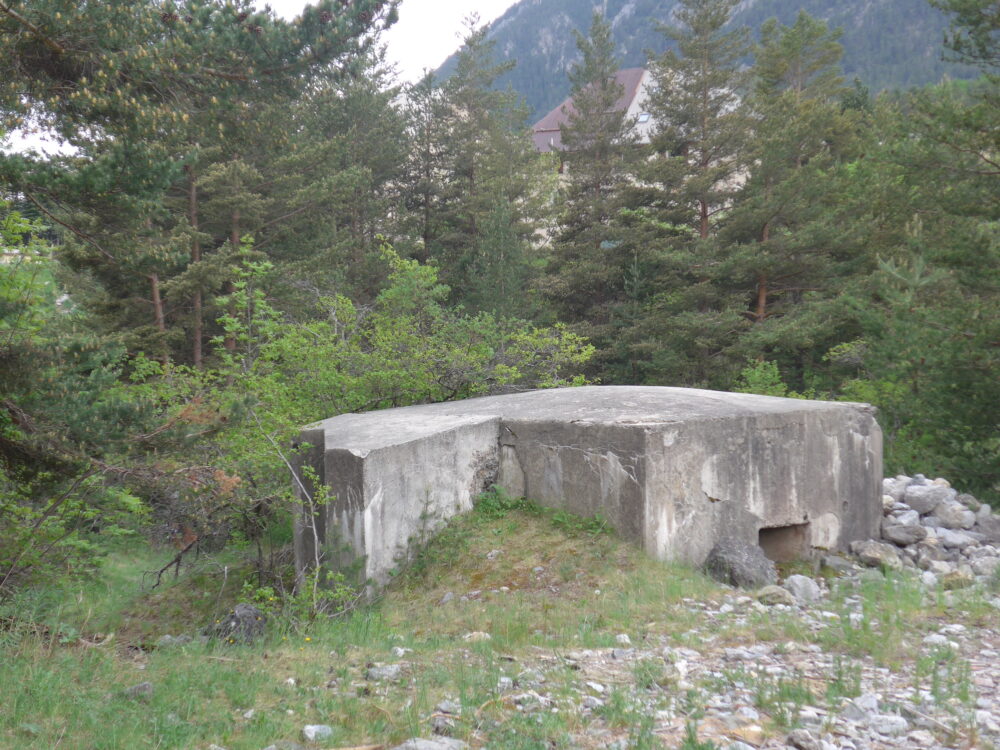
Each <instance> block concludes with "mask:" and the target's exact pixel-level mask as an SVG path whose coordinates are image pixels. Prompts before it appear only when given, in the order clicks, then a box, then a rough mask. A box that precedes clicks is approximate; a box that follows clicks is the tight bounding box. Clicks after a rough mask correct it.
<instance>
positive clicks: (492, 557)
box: [486, 549, 503, 560]
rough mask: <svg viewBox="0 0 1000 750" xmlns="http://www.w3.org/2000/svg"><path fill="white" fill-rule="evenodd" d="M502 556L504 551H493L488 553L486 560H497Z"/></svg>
mask: <svg viewBox="0 0 1000 750" xmlns="http://www.w3.org/2000/svg"><path fill="white" fill-rule="evenodd" d="M502 554H503V550H498V549H491V550H490V551H489V552H487V553H486V559H487V560H496V559H497V558H498V557H500V555H502Z"/></svg>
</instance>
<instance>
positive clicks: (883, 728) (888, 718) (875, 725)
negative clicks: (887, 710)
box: [868, 714, 910, 737]
mask: <svg viewBox="0 0 1000 750" xmlns="http://www.w3.org/2000/svg"><path fill="white" fill-rule="evenodd" d="M868 726H870V727H871V728H872V729H873V730H875V731H876V732H878V733H879V734H884V735H887V736H890V737H895V736H897V735H900V734H905V733H906V732H907V731H908V730H909V728H910V722H908V721H907V720H906V719H904V718H903V717H902V716H895V715H893V714H880V715H878V716H873V717H872V718H871V720H870V721H869V722H868Z"/></svg>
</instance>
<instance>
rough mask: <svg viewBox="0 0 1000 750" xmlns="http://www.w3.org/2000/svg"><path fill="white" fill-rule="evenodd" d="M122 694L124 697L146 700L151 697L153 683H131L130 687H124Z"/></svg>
mask: <svg viewBox="0 0 1000 750" xmlns="http://www.w3.org/2000/svg"><path fill="white" fill-rule="evenodd" d="M124 695H125V697H126V698H132V699H134V700H141V701H148V700H149V699H150V698H152V697H153V683H152V682H140V683H139V684H138V685H133V686H132V687H130V688H126V689H125V691H124Z"/></svg>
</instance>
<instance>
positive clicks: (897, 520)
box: [851, 474, 1000, 589]
mask: <svg viewBox="0 0 1000 750" xmlns="http://www.w3.org/2000/svg"><path fill="white" fill-rule="evenodd" d="M882 487H883V492H884V495H883V497H882V505H883V512H884V516H883V518H882V539H881V540H874V539H872V540H868V541H864V542H855V543H854V544H853V545H852V546H851V551H852V552H853V553H854V554H855V555H857V557H858V559H859V560H860V561H861V562H863V563H865V564H866V565H871V566H874V567H880V566H885V567H887V568H893V569H899V568H904V567H906V568H917V569H919V570H921V571H923V573H922V574H921V578H922V580H923V581H924V583H925V584H927V585H928V586H936V585H937V584H938V583H940V584H942V585H943V586H944V587H945V588H949V589H954V588H964V587H966V586H970V585H972V584H973V583H974V582H975V581H976V580H980V581H982V582H986V581H988V580H989V579H990V578H992V577H993V576H994V575H995V574H996V571H997V568H998V567H1000V516H998V515H996V514H994V513H993V512H992V511H991V509H990V506H988V505H984V504H982V503H980V502H979V501H978V500H976V498H974V497H973V496H972V495H967V494H959V493H958V492H957V491H956V490H955V489H953V488H952V486H951V484H950V483H949V482H948V480H946V479H940V478H939V479H928V478H927V477H925V476H923V475H922V474H917V475H916V476H914V477H908V476H903V475H900V476H897V477H894V478H887V479H885V480H883V483H882Z"/></svg>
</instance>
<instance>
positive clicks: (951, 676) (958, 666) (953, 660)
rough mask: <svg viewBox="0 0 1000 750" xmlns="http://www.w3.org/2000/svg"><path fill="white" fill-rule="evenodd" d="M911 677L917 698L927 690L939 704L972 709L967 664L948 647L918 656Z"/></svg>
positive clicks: (972, 699) (970, 672) (970, 678)
mask: <svg viewBox="0 0 1000 750" xmlns="http://www.w3.org/2000/svg"><path fill="white" fill-rule="evenodd" d="M913 677H914V685H913V687H914V692H915V693H916V694H917V697H919V694H920V692H921V691H922V690H927V691H929V692H930V694H931V695H932V696H933V697H934V702H935V703H937V704H938V705H944V704H947V703H951V702H957V703H959V704H961V705H963V706H971V705H972V704H973V703H974V702H975V697H974V696H975V691H974V690H973V688H972V671H971V668H970V666H969V662H968V661H967V660H965V659H963V658H962V657H961V656H959V654H958V653H956V652H955V651H954V650H953V649H951V648H949V647H948V646H939V647H937V648H934V649H933V650H932V651H931V652H930V653H929V654H926V655H923V656H920V657H918V658H917V661H916V664H915V669H914V676H913Z"/></svg>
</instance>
